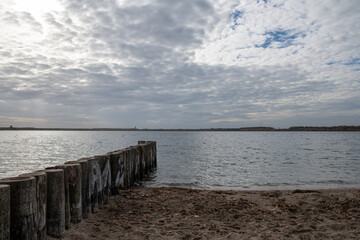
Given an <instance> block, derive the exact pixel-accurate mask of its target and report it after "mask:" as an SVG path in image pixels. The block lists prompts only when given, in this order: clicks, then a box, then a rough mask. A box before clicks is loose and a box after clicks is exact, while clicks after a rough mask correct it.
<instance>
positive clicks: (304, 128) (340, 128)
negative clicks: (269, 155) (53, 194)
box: [0, 126, 360, 132]
mask: <svg viewBox="0 0 360 240" xmlns="http://www.w3.org/2000/svg"><path fill="white" fill-rule="evenodd" d="M0 131H164V132H165V131H166V132H174V131H192V132H238V131H268V132H289V131H291V132H294V131H306V132H309V131H311V132H313V131H332V132H334V131H360V126H332V127H313V126H296V127H289V128H278V129H276V128H272V127H245V128H199V129H165V128H154V129H152V128H34V127H12V126H11V127H0Z"/></svg>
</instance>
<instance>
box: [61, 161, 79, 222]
mask: <svg viewBox="0 0 360 240" xmlns="http://www.w3.org/2000/svg"><path fill="white" fill-rule="evenodd" d="M63 166H65V171H66V172H67V174H66V175H67V177H68V179H67V182H68V184H69V205H70V221H71V222H72V223H79V222H81V220H82V204H81V203H82V199H81V176H82V174H81V165H80V164H79V163H74V164H65V165H63Z"/></svg>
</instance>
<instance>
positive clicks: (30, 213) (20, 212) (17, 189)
mask: <svg viewBox="0 0 360 240" xmlns="http://www.w3.org/2000/svg"><path fill="white" fill-rule="evenodd" d="M0 184H7V185H10V214H11V218H10V219H11V220H10V238H11V239H29V240H36V239H37V229H36V211H37V203H36V180H35V178H34V177H14V178H5V179H1V180H0Z"/></svg>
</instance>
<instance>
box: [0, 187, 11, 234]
mask: <svg viewBox="0 0 360 240" xmlns="http://www.w3.org/2000/svg"><path fill="white" fill-rule="evenodd" d="M0 239H2V240H10V186H9V185H5V184H2V185H0Z"/></svg>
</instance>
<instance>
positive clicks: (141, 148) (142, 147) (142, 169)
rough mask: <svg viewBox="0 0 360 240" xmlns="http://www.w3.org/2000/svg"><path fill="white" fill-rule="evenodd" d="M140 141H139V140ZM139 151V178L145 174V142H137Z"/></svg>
mask: <svg viewBox="0 0 360 240" xmlns="http://www.w3.org/2000/svg"><path fill="white" fill-rule="evenodd" d="M139 142H141V141H139ZM139 151H140V153H139V154H140V175H141V180H142V179H143V178H144V177H145V176H146V157H145V144H143V143H140V144H139Z"/></svg>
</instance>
